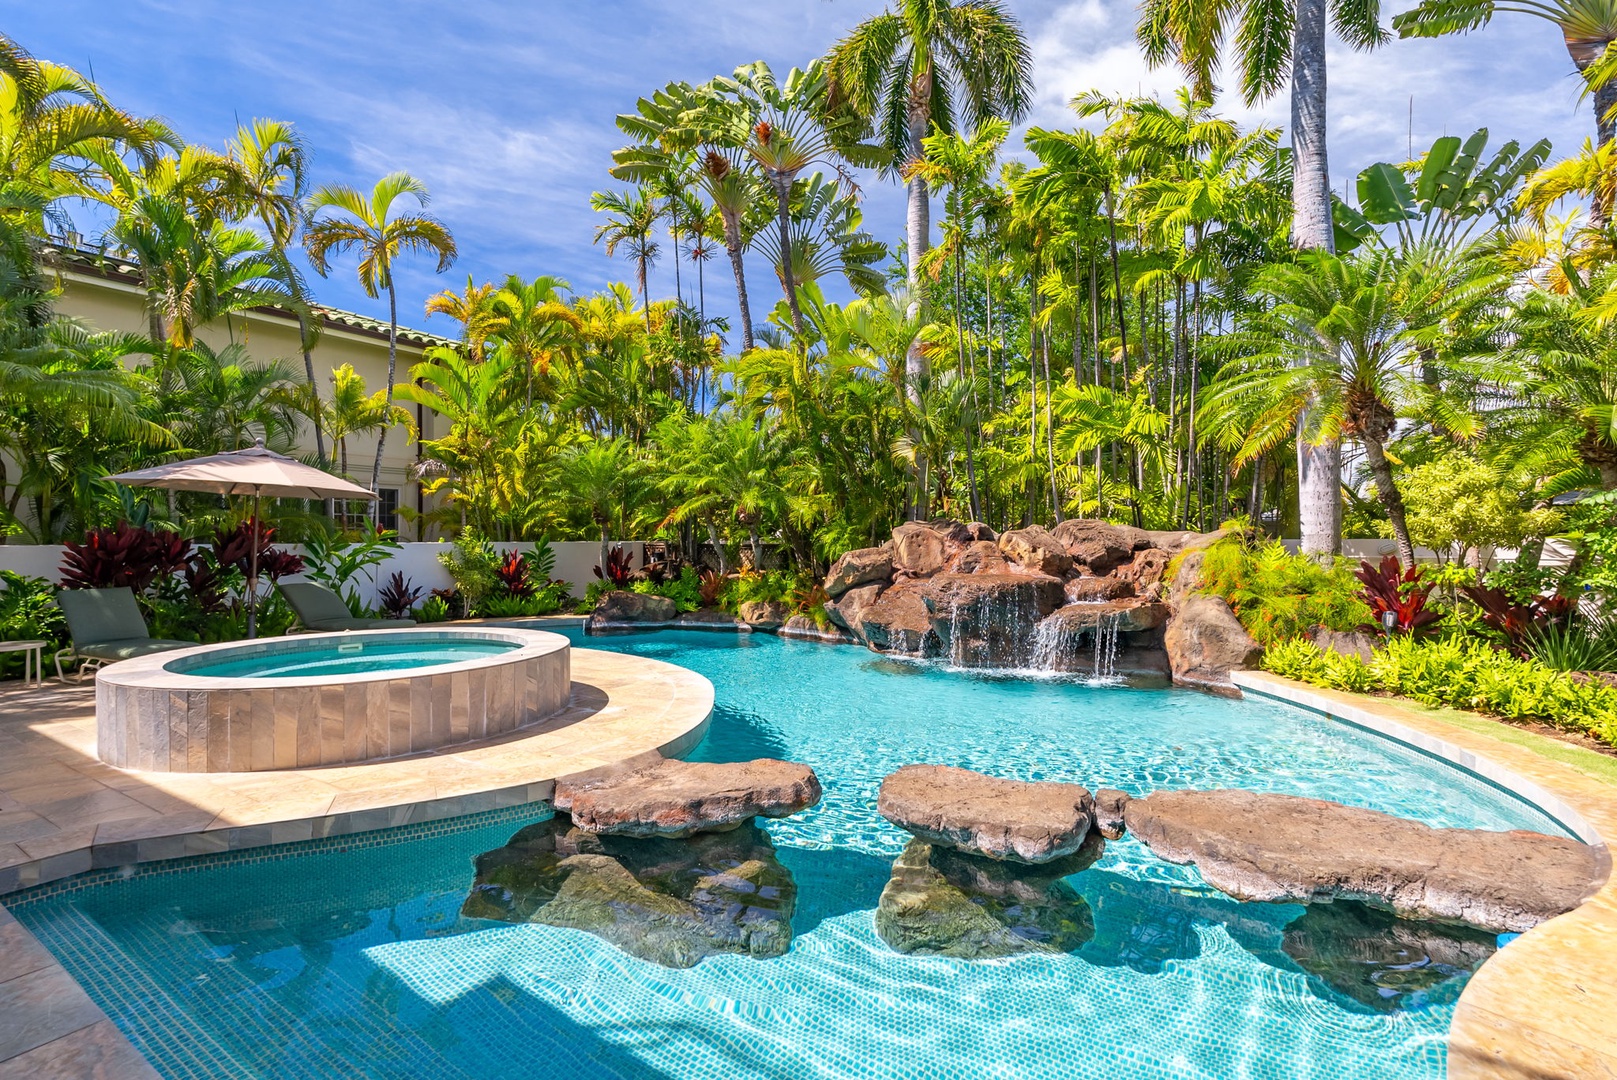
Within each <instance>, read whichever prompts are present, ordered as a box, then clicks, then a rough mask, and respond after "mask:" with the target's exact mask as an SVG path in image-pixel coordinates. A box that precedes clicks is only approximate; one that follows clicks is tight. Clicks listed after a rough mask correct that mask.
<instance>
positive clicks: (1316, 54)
mask: <svg viewBox="0 0 1617 1080" xmlns="http://www.w3.org/2000/svg"><path fill="white" fill-rule="evenodd" d="M1326 10H1327V0H1297V22H1296V25H1295V30H1294V31H1293V37H1292V68H1291V154H1292V158H1291V160H1292V194H1291V199H1292V218H1291V242H1292V244H1293V246H1295V247H1298V248H1317V249H1320V250H1324V251H1333V250H1334V249H1335V243H1334V238H1333V235H1332V232H1331V186H1330V168H1329V164H1328V162H1327V161H1326V157H1325V19H1326ZM1312 411H1313V404H1312V403H1310V404H1309V405H1308V406H1306V407H1305V408H1304V410H1303V413H1302V415H1301V416H1299V417H1298V421H1297V510H1298V516H1299V518H1300V522H1301V532H1302V551H1303V554H1305V555H1313V556H1331V555H1335V554H1336V553H1337V552H1338V551H1340V550H1341V548H1342V497H1341V492H1340V488H1341V484H1342V444H1341V443H1340V441H1338V440H1336V439H1331V440H1327V441H1325V442H1321V443H1318V444H1316V443H1314V442H1312V441H1310V440H1309V439H1308V437H1307V436H1306V435H1305V434H1304V433H1305V432H1306V430H1307V428H1308V416H1309V413H1311V412H1312Z"/></svg>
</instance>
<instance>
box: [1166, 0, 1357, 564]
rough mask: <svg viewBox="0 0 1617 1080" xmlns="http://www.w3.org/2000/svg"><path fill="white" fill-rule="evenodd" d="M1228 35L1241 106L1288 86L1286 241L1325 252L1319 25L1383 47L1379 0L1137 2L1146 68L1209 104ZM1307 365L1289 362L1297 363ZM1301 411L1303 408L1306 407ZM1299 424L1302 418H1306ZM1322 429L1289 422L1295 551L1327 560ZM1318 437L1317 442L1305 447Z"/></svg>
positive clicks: (1329, 511) (1335, 506)
mask: <svg viewBox="0 0 1617 1080" xmlns="http://www.w3.org/2000/svg"><path fill="white" fill-rule="evenodd" d="M1232 24H1238V25H1239V32H1238V33H1237V34H1236V36H1235V50H1236V53H1237V57H1236V60H1237V65H1238V67H1239V71H1240V80H1241V94H1242V97H1243V98H1244V99H1245V100H1246V102H1247V104H1248V105H1252V104H1256V103H1257V102H1258V101H1259V100H1261V99H1264V98H1268V97H1272V96H1273V95H1274V94H1276V93H1278V92H1279V90H1280V89H1281V87H1283V86H1285V85H1286V83H1287V82H1290V84H1291V169H1292V217H1291V242H1292V244H1293V245H1294V246H1296V247H1298V248H1301V249H1304V250H1320V251H1326V252H1329V251H1333V250H1334V237H1333V231H1332V221H1331V181H1330V168H1329V164H1328V162H1327V159H1326V152H1325V141H1326V140H1325V32H1326V29H1327V24H1329V25H1330V26H1333V27H1334V28H1335V29H1336V32H1337V34H1338V35H1340V36H1341V38H1342V39H1343V40H1344V41H1346V42H1347V43H1348V44H1349V45H1351V46H1352V47H1354V48H1355V49H1369V48H1372V47H1374V46H1375V45H1378V44H1380V43H1381V42H1383V41H1384V40H1386V37H1387V35H1386V32H1385V31H1384V30H1383V29H1382V28H1381V4H1380V0H1354V2H1350V3H1336V4H1329V3H1328V2H1327V0H1145V3H1144V4H1143V5H1142V7H1141V20H1140V25H1139V38H1140V42H1141V44H1142V45H1144V47H1145V54H1146V59H1147V60H1149V61H1150V62H1151V63H1152V64H1161V63H1164V62H1166V61H1168V60H1176V61H1177V62H1178V64H1179V66H1180V67H1181V68H1182V69H1183V70H1184V72H1185V74H1186V75H1187V76H1188V77H1189V78H1190V80H1191V92H1192V93H1193V94H1194V95H1195V96H1196V97H1197V98H1199V99H1202V100H1207V101H1211V100H1212V98H1213V90H1214V88H1213V73H1214V71H1215V70H1217V68H1218V66H1219V62H1220V60H1221V54H1222V53H1223V52H1224V50H1225V34H1226V33H1227V32H1228V31H1229V29H1230V27H1231V25H1232ZM1308 363H1309V361H1308V360H1307V359H1306V357H1304V356H1299V357H1298V364H1299V365H1300V366H1306V365H1307V364H1308ZM1305 411H1306V410H1305ZM1305 420H1306V418H1305ZM1332 430H1333V429H1332V427H1331V425H1327V424H1314V423H1311V422H1303V423H1299V424H1298V425H1297V432H1298V442H1297V469H1298V472H1297V481H1298V502H1299V511H1300V515H1301V518H1302V550H1303V552H1304V554H1308V555H1316V556H1322V555H1330V554H1334V553H1335V552H1336V551H1337V550H1339V549H1340V548H1341V546H1342V503H1341V495H1340V491H1339V489H1340V487H1341V476H1342V448H1341V445H1340V444H1339V443H1337V442H1335V441H1334V439H1332V438H1331V437H1330V435H1329V433H1330V432H1331V431H1332ZM1311 432H1319V433H1322V434H1323V435H1324V441H1322V442H1319V443H1313V442H1309V441H1308V439H1309V437H1310V436H1309V434H1306V433H1311Z"/></svg>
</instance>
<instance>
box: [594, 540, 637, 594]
mask: <svg viewBox="0 0 1617 1080" xmlns="http://www.w3.org/2000/svg"><path fill="white" fill-rule="evenodd" d="M633 575H634V556H633V555H631V554H629V552H627V551H625V550H624V549H623V545H621V544H619V545H617V546H615V547H613V548H612V550H611V551H609V552H607V553H606V565H605V566H604V567H601V566H597V567H596V568H595V576H596V577H598V578H600V579H601V580H602V581H606V582H610V583H611V585H612V587H613V588H614V589H627V588H628V587H629V581H630V579H631V578H632V577H633Z"/></svg>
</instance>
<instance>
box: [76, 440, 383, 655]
mask: <svg viewBox="0 0 1617 1080" xmlns="http://www.w3.org/2000/svg"><path fill="white" fill-rule="evenodd" d="M107 479H108V480H112V481H114V482H116V483H119V484H127V485H129V486H130V487H150V488H164V489H167V490H169V491H207V492H212V493H214V494H216V495H251V496H252V497H253V529H254V531H255V532H256V531H257V529H258V501H259V499H260V498H261V497H263V496H266V495H267V496H269V497H270V498H272V499H374V498H376V495H375V494H374V493H373V492H371V491H369V490H367V489H366V488H362V487H360V486H359V485H358V484H355V483H352V482H351V481H348V480H344V479H343V478H342V477H340V476H332V475H331V474H330V473H328V472H322V471H321V470H319V469H317V468H315V467H314V466H313V465H305V464H303V462H301V461H298V460H297V459H296V458H289V457H287V456H286V455H285V454H277V453H276V452H275V451H273V450H266V449H265V448H264V444H263V442H262V441H260V442H259V444H258V445H257V446H249V447H248V448H247V449H245V450H227V451H226V452H225V453H222V454H209V455H208V456H207V457H199V458H189V459H187V460H185V461H173V462H169V463H168V464H166V465H153V466H152V467H151V468H149V469H135V470H134V471H133V472H125V473H118V474H116V475H114V476H109V477H107ZM253 539H254V541H255V542H254V543H253V544H252V555H251V558H250V560H249V565H248V569H247V596H248V601H247V636H248V637H255V636H256V635H257V630H258V628H257V621H258V619H257V616H258V544H257V543H256V541H257V539H258V538H257V537H256V536H255V537H254V538H253Z"/></svg>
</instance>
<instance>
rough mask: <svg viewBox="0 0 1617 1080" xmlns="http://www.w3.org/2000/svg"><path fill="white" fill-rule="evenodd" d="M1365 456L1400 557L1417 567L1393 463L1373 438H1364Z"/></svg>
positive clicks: (1404, 561) (1401, 494)
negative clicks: (1393, 474) (1393, 472)
mask: <svg viewBox="0 0 1617 1080" xmlns="http://www.w3.org/2000/svg"><path fill="white" fill-rule="evenodd" d="M1364 456H1365V460H1366V462H1367V463H1368V464H1369V466H1370V475H1371V476H1373V477H1375V481H1376V494H1377V495H1379V496H1380V497H1381V505H1382V507H1383V508H1385V510H1386V511H1387V520H1389V521H1391V522H1392V535H1393V538H1394V539H1395V540H1397V541H1398V557H1399V558H1400V559H1402V560H1403V563H1404V565H1405V566H1414V565H1415V545H1414V544H1412V543H1410V541H1409V524H1408V521H1407V518H1406V515H1405V512H1404V496H1403V493H1402V492H1401V491H1399V490H1398V484H1397V482H1396V481H1394V480H1393V478H1392V462H1390V461H1388V460H1387V454H1386V451H1385V450H1384V449H1383V448H1382V445H1381V440H1380V439H1378V438H1375V437H1373V436H1366V437H1365V438H1364Z"/></svg>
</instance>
